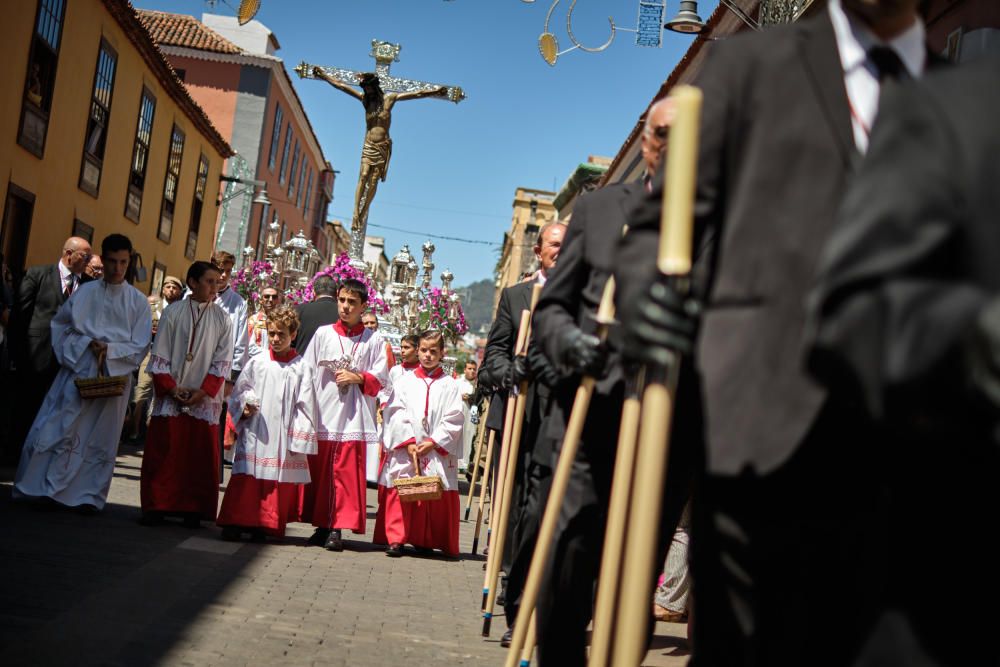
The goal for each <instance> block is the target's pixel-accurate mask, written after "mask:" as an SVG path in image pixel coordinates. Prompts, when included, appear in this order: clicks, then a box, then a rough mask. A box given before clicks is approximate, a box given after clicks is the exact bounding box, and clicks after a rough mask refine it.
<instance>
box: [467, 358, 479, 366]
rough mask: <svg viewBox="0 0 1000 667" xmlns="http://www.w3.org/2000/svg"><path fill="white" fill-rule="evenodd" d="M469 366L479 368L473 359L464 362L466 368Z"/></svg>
mask: <svg viewBox="0 0 1000 667" xmlns="http://www.w3.org/2000/svg"><path fill="white" fill-rule="evenodd" d="M469 364H472V365H473V366H475V367H476V368H478V367H479V364H477V363H476V361H475V359H466V360H465V365H466V366H468V365H469Z"/></svg>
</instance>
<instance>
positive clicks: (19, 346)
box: [12, 264, 90, 374]
mask: <svg viewBox="0 0 1000 667" xmlns="http://www.w3.org/2000/svg"><path fill="white" fill-rule="evenodd" d="M89 280H90V279H89V278H88V277H87V275H86V274H84V275H82V276H81V277H80V284H83V283H84V282H87V281H89ZM63 289H64V287H63V282H62V278H61V276H60V274H59V265H58V264H46V265H41V266H33V267H31V268H30V269H28V270H27V271H26V272H25V274H24V277H23V278H22V279H21V282H20V284H19V285H18V288H17V298H16V302H15V305H14V313H13V315H14V318H15V320H16V326H15V330H16V331H17V335H16V336H15V340H14V341H12V342H13V343H14V344H15V349H14V354H15V360H16V363H17V367H18V368H19V369H22V370H25V371H29V372H33V373H48V374H51V373H54V372H55V371H57V370H58V369H59V362H58V361H56V357H55V353H54V352H53V351H52V328H51V326H50V325H51V323H52V318H53V317H55V315H56V312H58V310H59V307H60V306H62V305H63V303H65V301H66V297H65V296H63Z"/></svg>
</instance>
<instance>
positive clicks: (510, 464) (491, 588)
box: [483, 284, 542, 637]
mask: <svg viewBox="0 0 1000 667" xmlns="http://www.w3.org/2000/svg"><path fill="white" fill-rule="evenodd" d="M541 291H542V286H541V285H538V284H536V285H535V287H534V289H533V290H532V292H531V310H526V311H523V312H522V313H521V326H520V327H519V328H518V337H517V338H518V340H517V348H516V352H517V355H518V356H524V355H526V354H527V352H528V340H529V338H530V336H531V311H533V310H534V309H535V304H536V303H538V295H539V293H540V292H541ZM527 393H528V383H527V382H521V383H520V385H519V386H518V391H517V394H516V396H515V398H514V423H513V424H512V426H511V432H510V442H509V445H508V447H507V449H508V450H509V451H508V453H507V456H506V459H505V461H506V467H507V470H506V474H505V475H504V479H503V487H502V488H503V493H502V495H501V500H500V509H499V511H497V516H496V519H497V523H496V527H495V529H494V532H493V536H492V542H491V543H490V557H489V560H488V561H487V567H486V571H487V582H488V583H487V585H486V586H484V587H483V588H484V590H485V591H486V608H485V609H484V610H483V636H484V637H489V636H490V624H491V621H492V620H493V608H494V606H495V604H496V597H497V590H496V583H497V579H498V578H499V576H500V562H501V560H503V547H504V541H505V538H506V536H507V535H506V533H507V523H508V519H509V518H510V503H511V499H512V497H513V495H514V477H515V471H516V469H517V454H518V449H519V448H520V445H521V431H522V429H523V427H524V403H525V398H526V396H527ZM508 400H509V399H508ZM507 435H508V434H507V433H504V439H505V440H506V439H507ZM497 484H498V485H499V481H498V482H497ZM491 511H492V510H491ZM491 518H492V517H491Z"/></svg>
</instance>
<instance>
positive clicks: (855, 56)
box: [827, 0, 927, 77]
mask: <svg viewBox="0 0 1000 667" xmlns="http://www.w3.org/2000/svg"><path fill="white" fill-rule="evenodd" d="M827 7H828V9H829V12H830V21H831V22H832V23H833V33H834V35H835V36H836V39H837V51H838V52H839V53H840V64H841V66H842V67H843V68H844V72H845V73H846V72H850V71H852V70H853V69H855V68H857V67H861V66H864V64H865V62H866V61H867V60H868V51H869V49H871V48H872V47H873V46H887V47H889V48H891V49H892V50H893V51H895V52H896V55H898V56H899V59H900V60H902V61H903V66H904V67H906V70H907V71H908V72H909V73H910V76H913V77H918V76H920V75H921V74H922V73H923V71H924V65H925V64H926V63H927V46H926V42H925V36H926V33H925V30H924V23H923V21H921V20H920V17H917V18H916V20H915V21H914V22H913V25H911V26H910V27H909V28H907V29H906V30H904V31H903V32H901V33H900V34H898V35H896V36H895V37H894V38H892V39H890V40H889V41H888V42H885V41H883V40H881V39H879V38H878V37H876V36H875V35H874V34H873V33H872V31H871V30H869V29H868V27H867V26H865V25H864V24H863V23H862V22H861V21H858V20H857V19H855V18H854V17H853V16H851V15H849V14H848V13H847V12H845V11H844V8H843V6H841V4H840V0H830V1H829V3H828V4H827Z"/></svg>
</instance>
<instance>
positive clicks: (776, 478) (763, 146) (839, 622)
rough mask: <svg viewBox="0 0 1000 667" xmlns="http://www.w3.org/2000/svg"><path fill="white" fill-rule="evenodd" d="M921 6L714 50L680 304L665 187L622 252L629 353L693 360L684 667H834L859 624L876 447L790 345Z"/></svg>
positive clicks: (645, 204)
mask: <svg viewBox="0 0 1000 667" xmlns="http://www.w3.org/2000/svg"><path fill="white" fill-rule="evenodd" d="M916 4H917V0H830V2H829V4H828V5H827V7H826V10H825V11H820V12H819V13H818V14H817V15H816V16H813V17H811V18H809V19H806V20H802V21H799V22H796V23H795V24H793V25H790V26H786V27H780V28H775V29H772V30H768V31H766V32H762V33H753V34H750V35H740V36H737V37H734V38H732V39H729V40H726V41H724V42H716V43H713V46H712V51H711V52H710V54H709V58H708V62H707V63H706V65H705V69H704V71H703V73H702V75H701V77H700V81H699V85H700V86H701V87H702V89H703V91H704V95H705V97H704V107H703V111H702V120H701V131H700V142H699V143H700V145H699V154H698V177H697V192H696V202H695V217H696V220H695V225H696V247H697V248H698V249H699V253H698V256H697V259H696V266H695V271H694V275H693V279H694V280H693V282H694V293H693V298H688V297H687V296H686V295H685V294H684V293H682V292H681V291H680V290H678V289H677V288H676V287H675V285H674V284H673V283H671V282H670V281H669V280H666V279H663V278H662V277H660V276H659V275H658V274H657V271H656V268H655V257H654V254H655V251H656V244H657V235H658V227H659V218H660V196H661V192H662V191H661V183H662V179H661V178H657V179H655V183H656V187H654V189H653V192H652V193H651V194H650V195H649V197H647V198H646V199H645V200H644V201H642V202H641V203H640V204H639V206H638V207H637V208H636V210H635V212H634V213H633V216H632V218H631V220H630V223H631V227H630V232H629V234H628V235H627V236H626V238H625V239H624V241H623V243H622V245H621V248H620V251H619V254H618V265H619V266H620V267H621V271H620V274H619V275H620V280H619V287H620V290H619V297H620V299H619V303H620V307H619V314H620V316H621V317H622V320H623V321H624V322H625V323H626V327H627V334H628V338H627V343H626V350H627V351H628V352H629V353H631V354H634V355H635V356H636V357H638V358H639V359H641V360H643V361H646V362H650V363H656V364H663V363H667V362H668V361H669V358H670V355H669V350H670V349H671V348H672V349H676V350H678V351H680V352H682V353H685V354H687V353H690V354H692V355H693V362H694V365H695V367H696V368H697V370H698V373H699V376H700V377H699V380H700V384H701V395H702V399H703V407H704V424H705V428H704V444H703V446H704V456H705V466H704V471H703V473H704V474H703V475H702V476H701V478H700V479H699V483H698V486H697V487H696V491H695V494H696V495H695V503H694V506H693V511H694V517H693V522H694V523H693V528H692V531H693V532H692V544H691V548H692V557H691V560H692V573H693V576H694V581H695V583H694V587H695V590H696V593H695V595H694V605H695V618H696V619H697V620H696V621H695V623H694V638H693V639H694V655H695V658H694V660H695V664H698V665H703V664H704V665H730V664H741V665H804V664H810V665H817V664H836V665H843V664H849V663H850V661H851V660H852V659H853V657H854V656H856V655H857V653H858V651H859V649H860V645H861V643H862V642H863V641H864V638H865V636H866V634H867V633H868V632H869V626H870V624H871V617H872V615H873V609H874V608H875V606H876V604H877V602H876V600H877V598H878V596H879V587H880V582H881V581H882V576H883V569H882V567H883V562H882V561H883V560H884V550H883V549H882V548H880V547H879V545H878V544H877V541H873V539H872V536H873V535H878V534H879V533H880V530H881V528H882V526H883V523H882V521H883V519H884V509H885V508H884V495H885V494H884V488H883V486H882V482H881V477H880V475H879V472H878V465H879V463H880V461H879V457H880V452H881V449H880V448H879V446H878V444H879V440H878V438H876V437H875V436H874V435H873V431H872V429H871V428H870V426H869V425H868V424H867V423H866V420H865V418H864V415H863V414H860V411H858V410H857V409H856V406H853V405H851V404H849V403H848V404H844V403H842V402H840V401H838V400H836V399H835V397H834V398H831V397H829V396H828V395H827V393H826V392H825V391H824V389H823V388H822V387H821V386H819V385H818V384H817V383H816V382H814V381H813V380H812V379H811V378H810V377H809V376H808V374H807V373H806V372H805V369H804V367H803V364H802V361H801V354H800V350H801V348H802V344H803V340H802V332H803V327H804V324H805V318H806V310H805V296H806V292H807V290H808V287H809V285H810V283H811V280H812V278H813V272H814V266H815V262H816V258H817V256H818V255H819V252H820V248H821V247H822V245H823V242H824V241H825V240H826V238H827V237H828V236H829V234H830V232H831V230H832V229H833V227H834V222H835V219H836V211H837V208H838V206H839V204H840V201H841V198H842V196H843V193H844V190H845V188H846V184H847V181H848V177H849V176H850V175H851V172H852V171H853V169H854V165H855V164H856V162H858V161H859V158H860V156H861V154H862V153H863V152H864V150H865V149H866V148H867V143H868V132H869V128H871V127H872V124H873V122H874V117H875V114H876V111H877V107H878V97H879V92H880V90H881V88H882V86H883V85H891V84H887V80H888V79H890V78H894V77H915V76H918V75H920V74H922V72H923V70H924V67H925V65H926V62H927V60H928V54H927V51H926V47H925V46H924V44H923V34H924V33H923V25H922V23H921V22H920V19H919V17H918V16H917V13H916ZM697 301H701V302H703V303H704V307H703V311H702V312H701V314H700V316H699V308H698V307H697V305H696V303H697ZM684 418H685V415H683V414H678V416H677V419H678V420H683V419H684ZM675 436H676V431H675Z"/></svg>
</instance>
